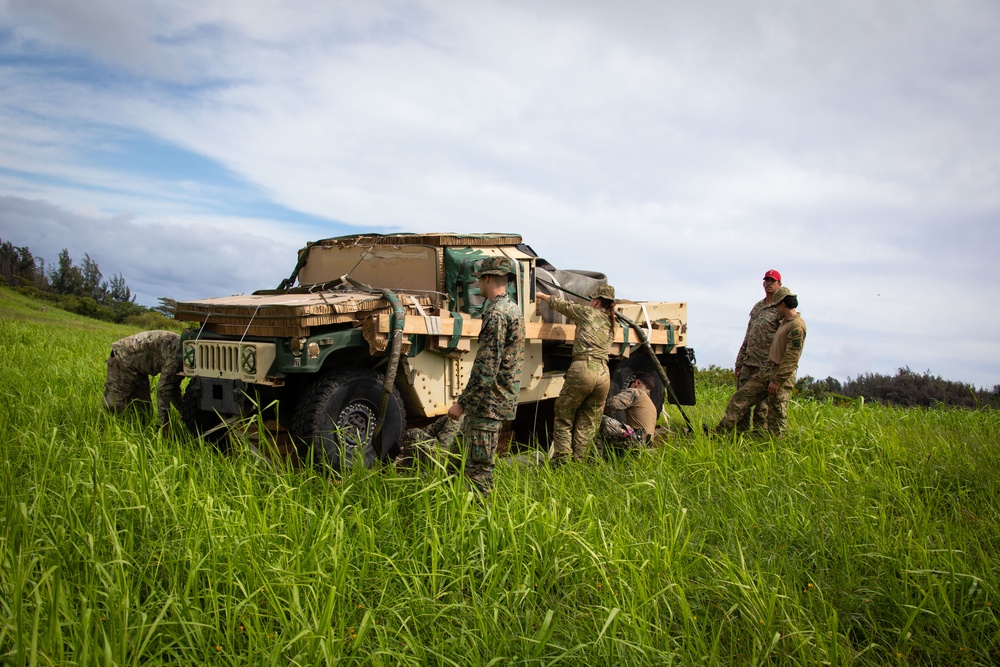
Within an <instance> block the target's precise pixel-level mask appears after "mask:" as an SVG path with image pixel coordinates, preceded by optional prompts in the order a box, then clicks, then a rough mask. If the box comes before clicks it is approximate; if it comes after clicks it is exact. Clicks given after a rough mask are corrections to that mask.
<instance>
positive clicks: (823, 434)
mask: <svg viewBox="0 0 1000 667" xmlns="http://www.w3.org/2000/svg"><path fill="white" fill-rule="evenodd" d="M128 333H132V331H130V330H129V329H127V328H123V327H116V326H111V325H104V324H101V323H95V322H92V321H88V320H84V319H82V318H78V317H75V316H70V315H67V314H65V313H59V312H54V311H53V310H52V309H49V310H48V311H45V312H42V311H41V310H40V305H39V304H36V303H35V302H31V301H30V300H27V299H24V298H23V297H20V295H17V294H14V293H12V292H10V291H9V290H0V349H2V351H3V366H2V368H3V372H2V373H0V406H2V411H0V433H3V434H4V440H5V444H4V445H3V447H4V458H3V461H2V463H0V496H2V504H0V507H2V511H0V662H2V663H4V664H11V665H21V664H37V665H47V664H84V665H89V664H123V665H125V664H143V665H145V664H159V663H175V664H186V663H203V664H254V665H257V664H272V665H282V666H284V665H315V664H333V663H336V664H345V665H351V664H357V665H397V664H403V665H425V664H435V665H470V664H473V665H480V664H481V665H488V664H495V665H507V664H537V665H541V664H565V665H577V664H589V665H647V664H656V665H660V664H664V665H666V664H676V665H734V664H739V665H743V664H747V665H763V664H810V665H811V664H831V665H886V664H898V665H914V664H926V665H935V664H955V665H976V664H979V665H987V664H995V663H997V662H998V661H1000V623H998V619H997V613H996V611H995V610H994V605H996V604H1000V600H998V582H1000V557H998V554H1000V526H998V520H1000V516H998V511H997V500H996V498H997V492H998V490H1000V489H998V486H1000V485H998V482H997V479H998V473H1000V455H998V452H997V442H998V440H1000V437H998V436H1000V417H998V416H997V415H996V414H995V413H992V412H968V411H959V410H948V409H940V410H919V411H918V410H912V411H904V410H894V409H887V408H881V407H878V406H864V407H860V406H852V407H836V406H833V405H831V404H817V403H813V402H796V403H794V404H793V406H792V408H791V410H790V416H791V418H790V428H789V433H788V435H787V437H786V438H785V439H784V440H781V441H774V440H770V439H750V438H729V439H711V438H708V437H705V436H704V435H701V434H695V435H693V436H687V437H674V438H672V439H671V440H669V441H668V442H665V443H663V444H662V446H661V447H659V448H658V449H656V450H655V451H652V452H649V453H642V454H639V455H634V456H628V457H624V458H621V459H618V460H615V461H612V462H594V463H592V464H589V465H585V466H570V467H565V468H560V469H557V470H554V471H550V470H548V469H547V468H533V467H522V466H520V465H515V464H511V463H509V462H501V463H499V464H498V466H497V471H496V482H497V484H496V489H495V492H494V494H493V496H492V497H491V498H490V499H489V500H488V501H486V502H485V503H482V502H480V501H479V500H478V497H477V496H475V495H474V494H473V493H471V492H470V489H469V487H468V486H467V485H466V484H465V483H464V481H463V480H461V478H457V479H456V478H454V477H451V476H449V475H448V474H446V473H445V472H443V471H441V470H438V469H436V468H425V469H420V470H416V471H407V472H397V471H395V470H394V469H391V468H390V469H382V470H377V471H364V470H356V471H352V472H350V473H348V474H346V475H345V476H344V477H343V478H341V479H335V478H333V477H331V476H329V475H326V474H323V473H322V472H321V471H316V470H312V469H290V468H288V467H287V466H283V465H281V464H275V465H272V464H268V463H266V462H264V461H263V460H262V459H261V458H260V457H259V456H257V455H256V454H255V453H254V450H253V449H251V448H250V447H248V446H243V447H240V446H237V447H236V448H235V451H233V452H231V453H229V454H220V453H218V452H217V451H215V450H214V449H212V448H211V447H208V446H205V445H202V444H200V443H198V442H195V441H193V440H192V439H191V438H190V437H188V436H187V435H186V434H185V433H184V431H183V428H182V427H181V425H180V423H179V420H177V421H176V422H175V423H173V424H172V425H171V428H170V430H169V431H168V432H166V433H162V434H161V433H160V432H159V431H158V429H157V428H156V427H155V425H154V424H153V423H152V422H151V421H149V420H148V419H143V418H139V417H130V418H109V417H106V416H105V415H103V414H102V413H101V411H100V395H101V391H102V387H103V382H104V373H105V370H104V359H105V358H106V356H107V350H108V346H109V345H110V343H111V342H112V341H113V340H115V339H117V338H119V337H121V336H123V335H126V334H128ZM728 394H729V389H728V388H726V387H718V386H707V387H706V386H699V402H700V403H699V405H698V406H697V407H696V408H693V409H686V410H687V412H688V414H689V416H691V417H692V419H693V421H694V422H695V423H696V424H697V423H700V422H705V423H709V424H711V423H714V421H715V420H716V419H718V417H719V416H720V415H721V412H722V409H723V407H724V404H725V401H726V399H727V398H728ZM671 410H675V409H674V408H671ZM673 414H674V416H675V417H677V413H676V412H674V413H673ZM174 417H175V418H176V417H177V415H176V414H175V415H174ZM676 421H677V422H678V423H680V419H679V418H678V419H676Z"/></svg>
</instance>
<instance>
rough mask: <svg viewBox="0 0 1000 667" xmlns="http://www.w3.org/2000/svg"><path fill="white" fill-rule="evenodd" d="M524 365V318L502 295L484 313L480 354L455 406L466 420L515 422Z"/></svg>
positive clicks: (480, 336)
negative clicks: (460, 410) (460, 409)
mask: <svg viewBox="0 0 1000 667" xmlns="http://www.w3.org/2000/svg"><path fill="white" fill-rule="evenodd" d="M523 365H524V318H523V317H522V316H521V310H520V308H518V306H517V304H516V303H514V302H513V301H511V299H510V297H509V296H507V295H506V294H501V295H500V296H498V297H497V298H496V300H494V301H491V302H490V303H489V305H487V306H486V309H485V310H483V323H482V328H481V329H480V330H479V350H478V351H477V352H476V359H475V361H474V362H473V363H472V370H471V371H470V373H469V382H468V383H467V384H466V385H465V389H463V390H462V393H461V395H459V397H458V401H457V402H458V404H459V405H461V406H462V409H463V410H465V411H466V412H468V413H470V414H469V415H468V418H470V419H472V418H486V419H495V420H507V419H513V418H514V412H515V411H516V410H517V395H518V392H519V391H520V390H521V366H523Z"/></svg>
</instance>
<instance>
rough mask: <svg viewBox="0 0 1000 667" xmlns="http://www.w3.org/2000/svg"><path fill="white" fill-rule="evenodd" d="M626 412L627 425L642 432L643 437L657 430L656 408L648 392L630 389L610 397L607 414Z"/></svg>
mask: <svg viewBox="0 0 1000 667" xmlns="http://www.w3.org/2000/svg"><path fill="white" fill-rule="evenodd" d="M616 410H624V411H625V423H626V424H628V425H629V426H631V427H632V428H634V429H635V430H636V431H640V432H641V433H642V435H644V436H646V435H652V434H653V432H654V431H655V430H656V418H657V417H658V416H659V415H658V414H657V412H656V406H655V405H654V404H653V399H651V398H650V397H649V392H648V391H643V390H642V389H636V388H635V387H629V388H628V389H623V390H622V391H620V392H618V393H617V394H615V395H614V396H612V397H610V398H609V399H608V402H607V406H606V407H605V408H604V411H605V412H614V411H616Z"/></svg>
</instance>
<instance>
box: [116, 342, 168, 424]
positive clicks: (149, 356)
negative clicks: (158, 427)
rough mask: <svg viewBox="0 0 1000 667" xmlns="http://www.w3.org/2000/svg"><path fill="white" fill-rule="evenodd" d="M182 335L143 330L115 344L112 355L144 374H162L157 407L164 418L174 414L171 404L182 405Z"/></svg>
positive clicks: (157, 390) (157, 393)
mask: <svg viewBox="0 0 1000 667" xmlns="http://www.w3.org/2000/svg"><path fill="white" fill-rule="evenodd" d="M180 350H181V337H180V336H179V335H178V334H176V333H174V332H173V331H143V332H142V333H137V334H135V335H134V336H129V337H128V338H122V339H121V340H119V341H115V342H114V343H112V344H111V354H112V355H113V356H114V357H115V358H116V359H118V360H120V361H121V362H122V363H123V364H124V365H126V366H128V367H129V368H130V369H131V370H132V371H134V372H136V373H139V374H141V375H149V376H153V375H157V374H158V375H159V376H160V379H159V382H158V383H157V385H156V408H157V412H158V413H159V415H160V419H161V420H166V418H167V416H168V415H169V414H170V404H171V403H174V404H175V405H176V406H177V408H178V409H179V408H180V396H181V380H183V379H184V378H183V377H181V375H180V372H181V357H180Z"/></svg>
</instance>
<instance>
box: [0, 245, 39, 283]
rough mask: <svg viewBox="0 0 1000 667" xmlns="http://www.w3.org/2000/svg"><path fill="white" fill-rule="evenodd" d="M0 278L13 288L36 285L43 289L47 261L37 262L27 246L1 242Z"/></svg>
mask: <svg viewBox="0 0 1000 667" xmlns="http://www.w3.org/2000/svg"><path fill="white" fill-rule="evenodd" d="M0 276H2V277H3V278H4V279H6V281H7V283H8V284H9V285H12V286H15V287H16V286H18V285H35V286H38V287H43V286H45V285H46V284H47V282H46V281H45V261H44V260H42V259H38V260H36V259H35V257H34V255H32V254H31V250H29V249H28V248H27V247H26V246H15V245H14V244H13V243H11V242H10V241H2V242H0Z"/></svg>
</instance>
